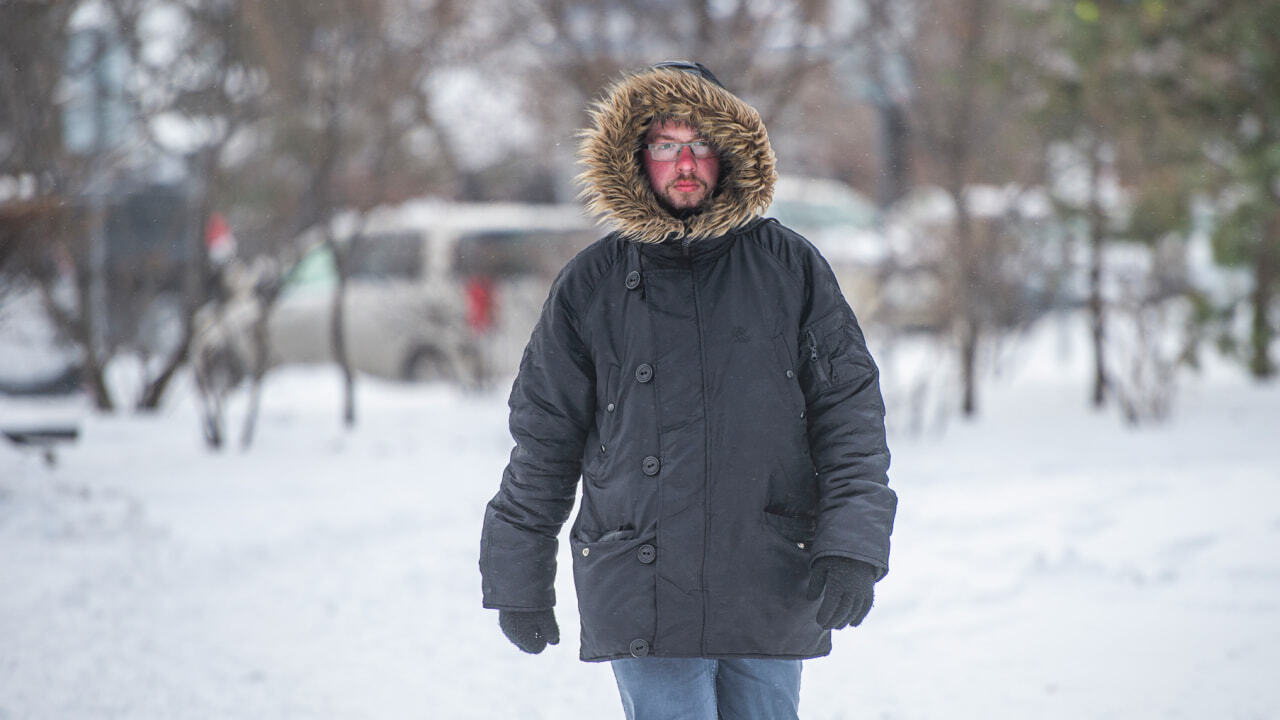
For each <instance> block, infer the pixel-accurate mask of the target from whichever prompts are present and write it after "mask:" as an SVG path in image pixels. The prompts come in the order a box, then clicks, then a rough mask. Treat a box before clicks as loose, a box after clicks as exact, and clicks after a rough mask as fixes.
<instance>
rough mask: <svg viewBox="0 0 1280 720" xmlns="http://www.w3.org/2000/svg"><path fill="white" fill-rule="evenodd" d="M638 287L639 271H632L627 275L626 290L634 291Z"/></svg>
mask: <svg viewBox="0 0 1280 720" xmlns="http://www.w3.org/2000/svg"><path fill="white" fill-rule="evenodd" d="M638 287H640V271H639V270H632V271H631V272H629V273H627V289H628V290H635V289H636V288H638Z"/></svg>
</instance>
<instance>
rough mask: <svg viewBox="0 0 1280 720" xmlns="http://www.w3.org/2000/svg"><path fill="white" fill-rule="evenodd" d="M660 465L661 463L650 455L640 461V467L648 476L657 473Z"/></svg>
mask: <svg viewBox="0 0 1280 720" xmlns="http://www.w3.org/2000/svg"><path fill="white" fill-rule="evenodd" d="M660 467H662V463H660V462H658V458H656V457H654V456H652V455H650V456H648V457H646V458H645V459H644V461H643V462H641V463H640V469H641V470H643V471H644V474H645V475H648V476H650V477H652V476H654V475H657V474H658V468H660Z"/></svg>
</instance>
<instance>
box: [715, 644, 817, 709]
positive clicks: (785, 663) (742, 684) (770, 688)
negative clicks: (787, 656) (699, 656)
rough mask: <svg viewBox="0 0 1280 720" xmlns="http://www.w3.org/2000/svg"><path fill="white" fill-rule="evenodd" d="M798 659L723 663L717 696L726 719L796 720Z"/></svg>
mask: <svg viewBox="0 0 1280 720" xmlns="http://www.w3.org/2000/svg"><path fill="white" fill-rule="evenodd" d="M800 669H801V661H799V660H758V659H750V658H741V659H733V660H721V661H720V668H719V670H718V672H717V673H716V696H717V698H719V701H720V717H721V718H723V719H724V720H797V718H799V712H800Z"/></svg>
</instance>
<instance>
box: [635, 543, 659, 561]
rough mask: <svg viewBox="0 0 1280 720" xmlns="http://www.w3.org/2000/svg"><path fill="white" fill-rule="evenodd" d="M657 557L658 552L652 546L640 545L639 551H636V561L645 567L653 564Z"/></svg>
mask: <svg viewBox="0 0 1280 720" xmlns="http://www.w3.org/2000/svg"><path fill="white" fill-rule="evenodd" d="M657 557H658V551H657V550H654V549H653V546H652V545H641V546H640V549H639V550H636V559H637V560H639V561H640V562H642V563H644V564H645V565H648V564H649V563H651V562H653V561H654V560H655V559H656V558H657Z"/></svg>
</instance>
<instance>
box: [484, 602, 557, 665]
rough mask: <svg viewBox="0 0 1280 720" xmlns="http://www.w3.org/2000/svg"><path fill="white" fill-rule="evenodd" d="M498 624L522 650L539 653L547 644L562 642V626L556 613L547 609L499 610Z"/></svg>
mask: <svg viewBox="0 0 1280 720" xmlns="http://www.w3.org/2000/svg"><path fill="white" fill-rule="evenodd" d="M498 626H499V627H501V628H502V634H504V635H506V636H507V639H508V640H510V641H511V642H512V643H515V646H516V647H518V648H520V649H521V650H523V651H525V652H527V653H531V654H534V655H537V654H538V653H540V652H542V651H543V650H545V649H546V647H547V645H559V644H560V626H559V625H557V624H556V614H555V612H554V611H552V610H551V609H550V608H548V609H546V610H499V611H498Z"/></svg>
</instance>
